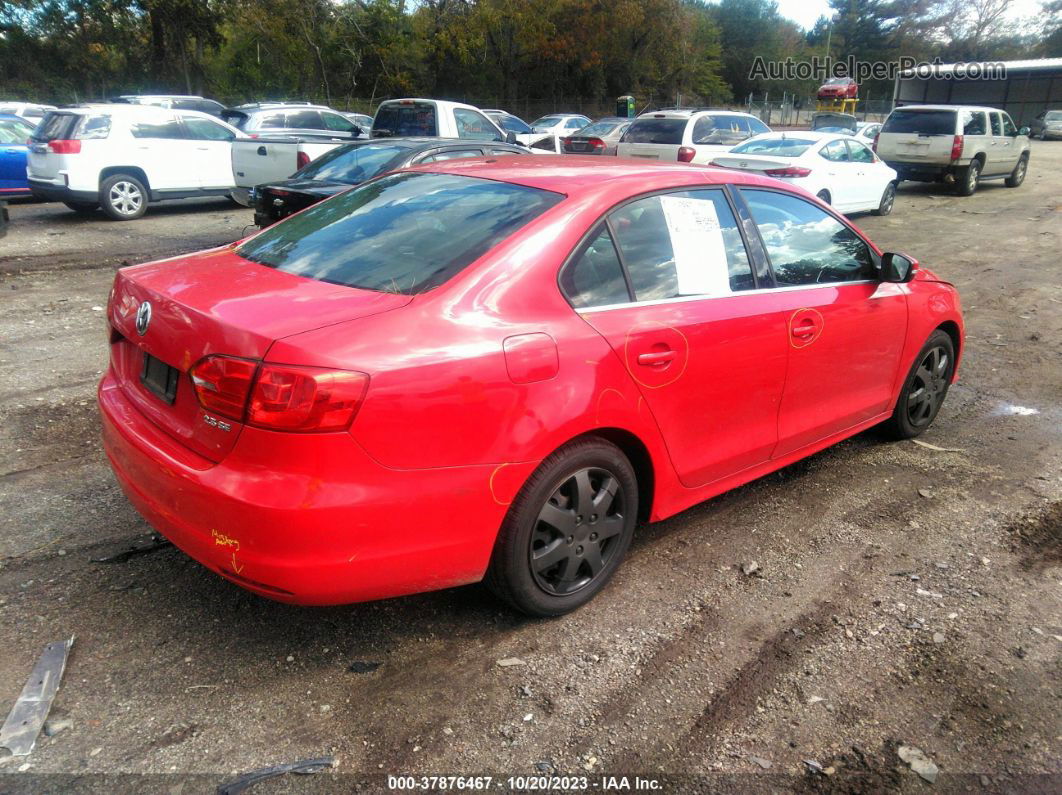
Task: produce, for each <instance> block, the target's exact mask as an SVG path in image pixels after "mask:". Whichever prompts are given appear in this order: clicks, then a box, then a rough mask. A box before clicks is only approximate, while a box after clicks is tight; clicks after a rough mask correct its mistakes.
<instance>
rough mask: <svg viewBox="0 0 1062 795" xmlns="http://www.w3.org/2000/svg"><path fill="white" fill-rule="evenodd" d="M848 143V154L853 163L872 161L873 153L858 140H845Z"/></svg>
mask: <svg viewBox="0 0 1062 795" xmlns="http://www.w3.org/2000/svg"><path fill="white" fill-rule="evenodd" d="M845 143H847V144H848V155H849V157H850V159H851V160H852V162H853V163H873V162H874V153H873V152H871V151H870V150H869V149H867V148H866V147H865V146H864V145H863V144H861V143H859V141H846V142H845Z"/></svg>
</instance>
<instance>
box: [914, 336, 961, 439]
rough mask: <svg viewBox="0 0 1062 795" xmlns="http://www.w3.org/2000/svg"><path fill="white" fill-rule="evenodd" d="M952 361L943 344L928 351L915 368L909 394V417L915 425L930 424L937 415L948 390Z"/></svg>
mask: <svg viewBox="0 0 1062 795" xmlns="http://www.w3.org/2000/svg"><path fill="white" fill-rule="evenodd" d="M950 365H951V361H950V359H949V356H948V352H947V350H945V349H944V347H943V346H939V345H938V346H936V347H933V348H930V349H929V350H928V351H926V353H925V355H924V356H923V357H922V361H921V362H919V364H918V369H917V370H915V376H914V381H913V382H912V383H911V389H910V391H909V392H908V395H907V419H908V421H909V422H910V423H911V425H913V426H914V427H916V428H918V427H921V426H923V425H928V424H929V423H930V422H932V420H933V417H935V416H936V413H937V410H938V409H939V408H940V404H941V403H942V402H944V395H945V394H946V393H947V391H948V372H949V370H950Z"/></svg>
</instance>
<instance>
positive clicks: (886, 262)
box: [881, 251, 918, 284]
mask: <svg viewBox="0 0 1062 795" xmlns="http://www.w3.org/2000/svg"><path fill="white" fill-rule="evenodd" d="M917 270H918V260H916V259H915V258H914V257H909V256H907V255H906V254H896V253H894V252H891V251H888V252H886V253H884V254H882V255H881V280H882V281H883V282H895V283H897V284H903V283H904V282H909V281H911V279H913V278H914V275H915V272H916V271H917Z"/></svg>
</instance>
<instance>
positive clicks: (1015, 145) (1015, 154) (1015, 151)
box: [996, 111, 1022, 174]
mask: <svg viewBox="0 0 1062 795" xmlns="http://www.w3.org/2000/svg"><path fill="white" fill-rule="evenodd" d="M999 116H1000V120H1001V121H1002V123H1003V137H1002V138H1001V139H1000V142H999V147H998V150H999V170H998V171H997V172H996V173H997V174H1009V173H1010V172H1012V171H1013V170H1014V167H1015V166H1016V165H1018V158H1019V157H1021V153H1022V146H1021V142H1020V141H1018V127H1017V125H1015V124H1014V121H1013V120H1012V119H1011V118H1010V114H1009V113H1007V112H1006V111H1003V112H1002V113H1000V114H999Z"/></svg>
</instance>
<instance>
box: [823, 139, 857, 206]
mask: <svg viewBox="0 0 1062 795" xmlns="http://www.w3.org/2000/svg"><path fill="white" fill-rule="evenodd" d="M819 157H821V158H822V159H823V160H825V161H826V162H825V163H823V167H824V168H825V170H826V176H827V188H826V189H827V190H828V191H829V192H830V204H831V205H832V206H834V207H836V208H837V209H838V210H840V211H841V212H845V211H847V210H851V209H852V208H853V207H857V206H859V191H860V185H859V177H858V176H857V168H856V165H855V164H854V163H852V161H851V160H850V159H849V156H848V147H847V146H846V145H845V142H844V141H843V140H841V139H835V140H833V141H830V142H829V143H827V144H825V145H823V146H822V147H821V148H820V149H819Z"/></svg>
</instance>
